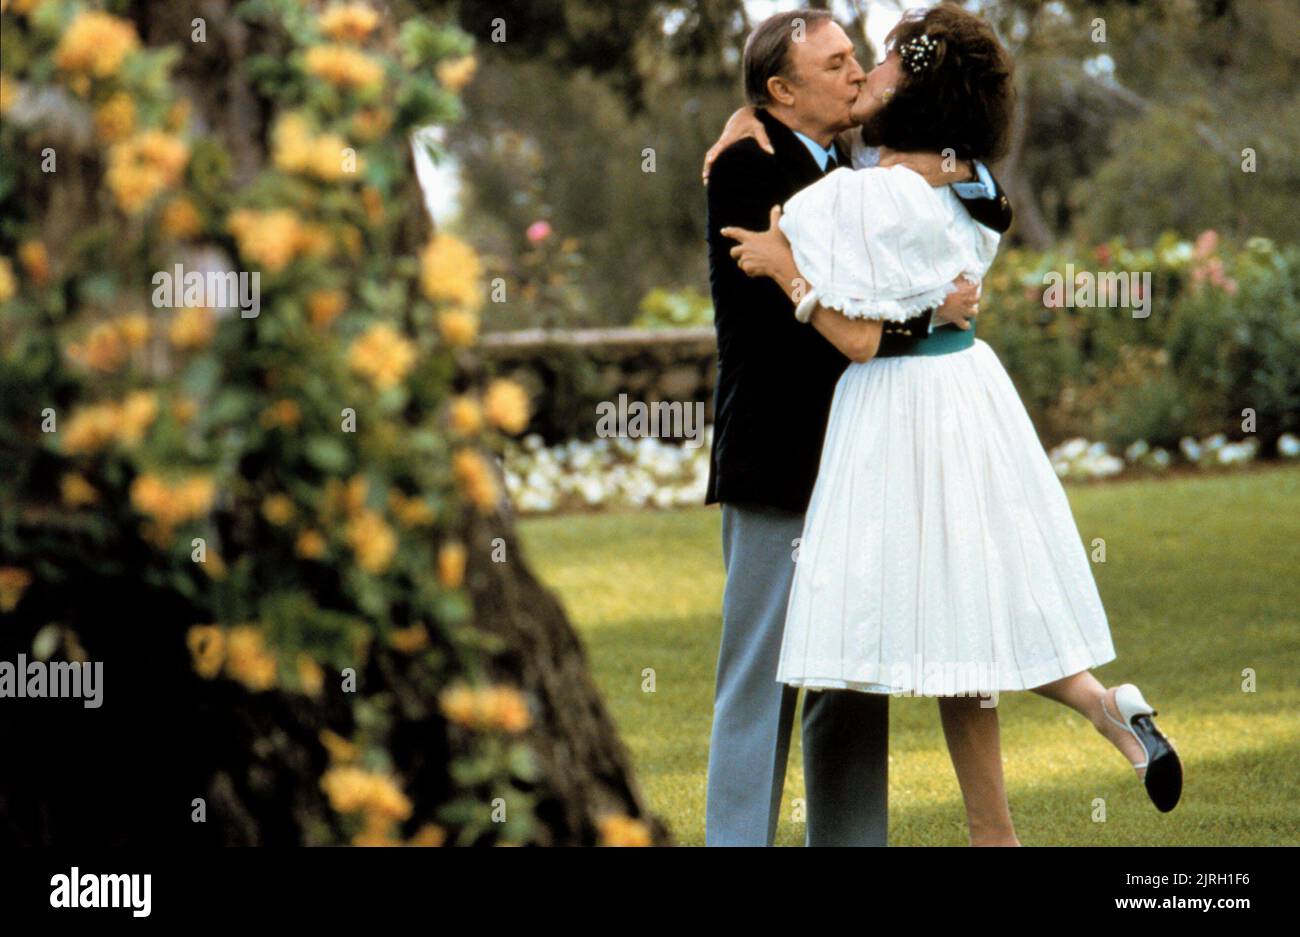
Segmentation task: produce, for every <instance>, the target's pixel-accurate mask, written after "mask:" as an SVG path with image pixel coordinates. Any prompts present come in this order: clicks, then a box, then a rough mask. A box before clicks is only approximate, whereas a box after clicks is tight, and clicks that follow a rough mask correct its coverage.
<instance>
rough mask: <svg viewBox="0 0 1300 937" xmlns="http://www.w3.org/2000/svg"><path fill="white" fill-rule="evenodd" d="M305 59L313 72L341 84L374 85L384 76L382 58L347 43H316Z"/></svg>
mask: <svg viewBox="0 0 1300 937" xmlns="http://www.w3.org/2000/svg"><path fill="white" fill-rule="evenodd" d="M304 61H305V64H306V66H307V72H308V73H309V74H312V75H315V76H316V77H317V78H322V79H324V80H325V81H327V82H329V83H330V84H332V85H334V86H336V87H339V88H370V87H373V86H375V85H378V84H379V83H380V81H382V80H383V77H384V69H383V66H381V65H380V64H379V62H378V61H376V60H375V59H373V58H371V57H370V56H368V55H366V54H365V53H364V52H358V51H357V50H356V49H352V48H349V47H348V46H344V45H337V44H336V45H320V46H312V47H311V48H310V49H308V50H307V54H306V56H305V59H304Z"/></svg>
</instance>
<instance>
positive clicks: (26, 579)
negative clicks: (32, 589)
mask: <svg viewBox="0 0 1300 937" xmlns="http://www.w3.org/2000/svg"><path fill="white" fill-rule="evenodd" d="M31 584H32V574H31V573H29V572H28V571H27V570H25V569H21V568H20V567H17V566H0V612H12V611H13V610H14V609H15V608H17V607H18V602H19V600H20V599H21V598H22V597H23V593H24V592H26V591H27V587H28V586H30V585H31Z"/></svg>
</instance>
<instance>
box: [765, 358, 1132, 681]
mask: <svg viewBox="0 0 1300 937" xmlns="http://www.w3.org/2000/svg"><path fill="white" fill-rule="evenodd" d="M1114 658H1115V649H1114V646H1113V645H1112V643H1111V637H1110V628H1109V626H1108V624H1107V621H1106V613H1105V610H1104V609H1103V608H1102V604H1101V598H1100V596H1099V595H1098V594H1097V585H1096V582H1095V581H1094V579H1093V575H1092V568H1091V566H1090V562H1089V558H1088V553H1087V551H1086V549H1085V547H1084V545H1083V541H1082V539H1081V537H1080V534H1079V530H1078V527H1077V526H1076V525H1075V523H1074V517H1073V515H1072V514H1071V512H1070V505H1069V502H1068V500H1067V499H1066V495H1065V490H1064V488H1063V487H1062V486H1061V482H1060V480H1059V479H1058V478H1057V476H1056V473H1055V471H1053V469H1052V465H1051V462H1050V461H1049V460H1048V457H1047V453H1046V452H1044V450H1043V446H1042V443H1041V442H1039V439H1038V434H1037V433H1036V432H1035V431H1034V427H1033V424H1032V422H1031V421H1030V419H1029V414H1028V413H1027V412H1026V411H1025V407H1024V404H1023V403H1021V400H1020V395H1019V394H1017V393H1016V389H1015V387H1014V385H1013V384H1012V383H1011V378H1010V377H1009V376H1008V375H1007V372H1006V369H1004V368H1003V367H1002V363H1001V362H1000V361H999V360H998V358H997V355H996V354H994V352H993V349H991V348H990V347H989V346H988V345H987V344H986V343H985V342H983V341H980V340H978V339H976V340H975V344H974V345H973V346H972V347H970V348H967V349H964V350H962V351H957V352H953V353H951V354H946V355H930V356H922V355H917V356H905V357H896V358H882V359H876V360H873V361H869V362H866V363H862V364H852V365H850V366H849V367H848V369H847V370H846V371H845V372H844V376H843V377H842V378H841V379H840V382H839V384H838V385H837V386H836V389H835V397H834V402H833V403H832V406H831V413H830V417H829V423H828V425H827V430H826V442H825V445H824V447H823V450H822V459H821V467H820V469H819V473H818V476H817V483H816V486H815V488H814V490H813V494H812V499H811V502H810V504H809V507H808V512H807V515H806V517H805V520H804V530H803V538H802V541H801V543H800V544H799V548H798V552H797V561H796V566H795V576H794V584H793V587H792V589H791V592H790V600H789V605H788V607H787V614H786V625H785V634H784V638H783V642H782V647H781V660H780V665H779V668H778V672H777V680H778V681H780V682H782V683H787V684H791V685H795V686H805V687H811V688H821V689H851V690H861V691H864V692H869V693H894V694H899V695H919V696H966V695H982V694H989V693H994V692H1000V691H1003V690H1025V689H1030V688H1032V687H1037V686H1041V685H1043V684H1045V683H1050V682H1052V681H1053V680H1057V679H1060V678H1061V677H1066V676H1070V675H1071V674H1075V673H1079V672H1080V671H1083V670H1087V669H1089V668H1092V667H1097V666H1099V665H1101V664H1104V663H1106V662H1108V661H1111V660H1114Z"/></svg>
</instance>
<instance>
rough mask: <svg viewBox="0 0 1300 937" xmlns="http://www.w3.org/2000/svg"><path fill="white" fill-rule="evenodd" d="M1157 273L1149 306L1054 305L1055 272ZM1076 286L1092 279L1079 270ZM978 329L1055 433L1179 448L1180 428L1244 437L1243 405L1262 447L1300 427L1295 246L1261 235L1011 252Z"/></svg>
mask: <svg viewBox="0 0 1300 937" xmlns="http://www.w3.org/2000/svg"><path fill="white" fill-rule="evenodd" d="M1071 269H1072V270H1073V272H1074V274H1075V276H1076V277H1081V276H1082V275H1085V274H1086V275H1090V276H1093V277H1095V278H1096V280H1097V282H1100V280H1101V278H1102V274H1103V273H1105V272H1115V273H1126V272H1138V273H1142V272H1149V273H1150V274H1151V302H1150V314H1149V315H1148V316H1147V317H1146V318H1133V311H1132V310H1131V309H1130V308H1122V307H1118V306H1116V307H1114V308H1106V307H1105V306H1104V305H1103V306H1102V307H1101V308H1086V307H1064V308H1052V307H1050V306H1049V305H1047V304H1046V303H1045V301H1044V295H1045V290H1046V286H1045V282H1046V281H1045V277H1046V275H1047V274H1048V273H1056V274H1058V275H1060V276H1063V277H1064V276H1068V275H1069V273H1070V271H1071ZM1076 282H1078V283H1079V284H1080V285H1082V283H1083V282H1084V281H1083V280H1082V279H1078V280H1077V281H1076ZM985 291H986V296H987V297H988V299H987V301H985V302H982V305H983V307H984V309H985V310H986V312H985V314H984V315H982V316H981V317H980V320H979V331H980V336H981V337H982V338H984V339H986V340H987V341H988V342H989V344H990V345H992V346H993V348H994V350H995V351H996V352H997V354H998V357H999V358H1001V360H1002V362H1003V363H1004V364H1005V365H1006V368H1007V370H1008V372H1009V373H1010V374H1011V376H1012V378H1013V380H1014V381H1015V384H1016V389H1017V390H1018V391H1019V392H1020V395H1021V397H1022V399H1023V400H1024V401H1025V405H1026V407H1027V408H1028V409H1029V412H1030V414H1031V416H1032V417H1033V419H1034V424H1035V426H1037V427H1038V431H1039V434H1040V435H1041V436H1042V438H1043V440H1044V442H1045V443H1047V444H1049V445H1050V444H1053V443H1056V442H1059V441H1061V440H1063V439H1067V438H1069V437H1073V436H1083V437H1085V438H1087V439H1094V440H1100V441H1104V442H1108V443H1113V444H1116V445H1119V446H1126V445H1128V444H1129V443H1131V442H1134V441H1137V440H1145V441H1146V442H1148V443H1150V444H1151V445H1161V446H1174V445H1176V444H1177V442H1178V440H1179V439H1180V438H1181V437H1182V436H1184V435H1194V436H1208V435H1211V434H1213V433H1219V432H1223V433H1226V434H1228V436H1229V437H1231V438H1238V437H1240V436H1241V435H1243V432H1244V429H1243V419H1244V415H1243V412H1242V411H1243V410H1245V409H1247V408H1250V409H1253V410H1254V411H1255V418H1256V424H1255V428H1254V431H1253V432H1254V433H1255V434H1256V437H1257V438H1258V439H1259V440H1260V441H1261V443H1262V444H1263V446H1264V449H1265V451H1266V452H1268V451H1271V447H1272V446H1273V445H1274V444H1275V443H1276V440H1277V438H1278V436H1280V435H1281V434H1282V433H1284V432H1292V433H1294V432H1296V430H1297V429H1300V368H1297V366H1296V363H1297V362H1298V361H1300V248H1296V247H1286V248H1279V247H1278V246H1276V245H1275V244H1274V243H1273V242H1271V241H1269V240H1267V239H1264V238H1252V239H1250V240H1248V241H1247V242H1246V243H1245V244H1244V245H1235V246H1234V245H1232V244H1229V243H1226V242H1225V243H1221V242H1220V240H1219V238H1218V235H1217V233H1216V232H1213V231H1206V232H1203V233H1202V234H1201V235H1200V237H1198V238H1197V240H1196V241H1195V242H1194V243H1193V242H1190V241H1186V240H1180V239H1178V238H1177V237H1176V236H1175V235H1173V234H1172V233H1166V234H1164V235H1162V236H1161V237H1159V238H1157V239H1156V243H1155V245H1154V246H1153V247H1148V248H1131V247H1129V246H1128V245H1127V244H1126V243H1125V242H1124V241H1123V240H1122V239H1118V238H1117V239H1113V240H1111V241H1108V242H1103V243H1102V244H1099V245H1095V246H1094V247H1092V248H1081V247H1078V246H1074V245H1062V246H1061V248H1059V249H1057V250H1055V251H1051V252H1047V253H1039V252H1035V251H1030V250H1026V249H1012V250H1010V251H1006V252H1004V253H1003V254H1002V255H1001V256H1000V257H999V258H998V260H997V262H996V263H995V264H994V266H993V268H992V270H991V271H990V272H989V275H988V277H987V278H986V280H985Z"/></svg>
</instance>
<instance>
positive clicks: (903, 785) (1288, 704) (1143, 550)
mask: <svg viewBox="0 0 1300 937" xmlns="http://www.w3.org/2000/svg"><path fill="white" fill-rule="evenodd" d="M1069 495H1070V502H1071V504H1072V505H1073V507H1074V512H1075V517H1076V519H1077V521H1078V524H1079V530H1080V533H1081V534H1082V536H1083V539H1084V541H1085V542H1086V543H1091V542H1092V540H1093V538H1095V537H1101V538H1103V539H1104V540H1105V541H1106V551H1107V556H1106V560H1107V561H1106V562H1105V563H1104V564H1096V565H1095V566H1094V569H1095V571H1096V575H1097V580H1098V584H1099V588H1100V590H1101V594H1102V598H1103V600H1104V601H1105V604H1106V609H1107V613H1108V615H1109V618H1110V622H1111V629H1112V635H1113V637H1114V640H1115V645H1116V649H1117V651H1118V659H1117V660H1116V661H1114V662H1113V663H1111V664H1108V665H1106V666H1105V667H1103V668H1101V669H1100V670H1099V671H1098V676H1099V678H1100V679H1101V680H1102V681H1103V682H1105V683H1107V684H1108V685H1113V684H1116V683H1125V682H1132V683H1136V684H1138V685H1139V686H1140V687H1142V689H1143V691H1144V692H1145V694H1146V696H1147V698H1148V699H1149V700H1150V701H1151V702H1152V703H1153V704H1154V705H1155V706H1156V708H1157V709H1158V710H1160V724H1161V727H1162V728H1163V729H1164V730H1165V732H1166V733H1168V734H1169V735H1170V736H1171V737H1172V738H1173V739H1174V741H1175V743H1176V744H1177V746H1178V749H1179V752H1180V753H1181V755H1182V758H1183V762H1184V767H1185V771H1186V775H1187V778H1186V787H1185V790H1184V795H1183V802H1182V803H1181V804H1180V805H1179V807H1178V808H1177V809H1176V810H1175V811H1174V812H1173V813H1171V814H1168V815H1162V814H1159V813H1158V812H1157V811H1156V810H1155V808H1154V807H1152V806H1151V804H1150V802H1149V801H1148V800H1147V798H1146V795H1145V793H1144V792H1143V791H1142V788H1141V786H1140V784H1139V783H1138V781H1137V777H1136V775H1135V774H1134V773H1133V771H1132V769H1131V768H1129V767H1128V766H1127V762H1125V761H1124V760H1123V758H1122V757H1121V756H1120V755H1119V754H1118V753H1117V752H1116V751H1115V750H1114V749H1113V748H1111V747H1110V746H1109V745H1108V744H1107V743H1106V742H1105V741H1104V740H1103V739H1102V738H1101V737H1100V736H1099V735H1098V734H1097V733H1096V731H1095V730H1094V729H1093V728H1092V727H1091V725H1089V724H1088V723H1086V722H1085V721H1084V720H1083V719H1082V718H1080V717H1079V716H1077V715H1076V714H1074V713H1072V712H1070V711H1068V710H1066V709H1064V708H1063V707H1061V706H1059V705H1057V704H1055V703H1051V702H1049V701H1047V700H1045V699H1043V698H1041V697H1038V696H1036V695H1034V694H1032V693H1008V694H1005V695H1004V696H1003V697H1002V703H1001V706H1000V712H1001V727H1002V745H1003V755H1004V758H1005V761H1006V774H1007V786H1008V791H1009V795H1010V799H1011V808H1012V812H1013V815H1014V817H1015V820H1016V826H1017V832H1018V833H1019V835H1020V838H1021V841H1022V842H1023V843H1025V844H1026V845H1137V844H1153V845H1192V844H1195V845H1233V844H1236V845H1264V844H1268V845H1276V844H1292V845H1294V844H1300V803H1298V802H1297V799H1298V797H1300V791H1298V790H1297V783H1296V779H1297V778H1300V578H1298V574H1300V546H1298V544H1300V469H1296V468H1294V467H1276V468H1263V469H1258V470H1253V471H1249V472H1241V473H1233V474H1226V475H1214V476H1203V477H1198V476H1184V477H1180V478H1172V479H1163V480H1142V481H1132V482H1116V483H1110V484H1102V485H1084V486H1076V487H1071V488H1070V489H1069ZM719 521H720V514H719V512H718V511H717V510H716V509H712V508H699V509H691V510H684V511H677V512H672V513H656V512H641V513H618V514H604V515H579V516H564V517H555V518H544V519H534V520H529V521H526V522H525V523H524V524H523V525H522V527H523V538H524V543H525V548H526V550H527V553H528V558H529V561H530V562H531V563H532V564H533V565H534V567H535V568H536V569H537V570H538V572H539V574H540V575H541V576H542V578H543V579H544V580H545V581H546V582H547V583H549V584H550V585H551V586H552V587H553V588H554V589H555V590H556V591H557V592H558V593H559V595H560V597H561V598H562V600H563V601H564V604H565V605H566V607H567V609H568V611H569V614H570V616H571V617H572V620H573V621H574V623H575V625H576V627H577V628H578V630H579V631H580V633H581V634H582V636H583V638H584V640H585V642H586V645H587V649H588V652H589V654H590V657H591V664H592V667H593V669H594V672H595V675H596V678H597V680H598V682H599V683H600V686H601V687H602V689H603V690H604V692H605V695H606V699H607V701H608V703H609V706H610V707H611V709H612V711H613V713H614V717H615V719H616V720H617V722H618V724H619V727H620V729H621V731H622V733H623V737H624V739H625V740H626V741H627V743H628V745H629V746H630V748H631V750H632V754H633V757H634V759H635V762H636V767H637V773H638V776H639V778H640V781H641V784H642V786H643V788H644V790H645V793H646V795H647V797H648V798H649V801H650V803H651V805H652V807H653V809H654V810H655V811H657V812H658V813H659V814H660V815H662V816H663V817H664V818H665V819H666V820H667V821H668V822H669V824H670V825H671V826H672V828H673V831H674V833H675V835H676V836H677V838H678V841H679V842H681V843H683V844H687V845H700V844H702V843H703V840H704V790H705V768H706V765H707V758H708V739H709V724H710V717H711V713H712V706H713V679H714V666H715V662H716V659H717V650H718V640H719V635H720V616H721V596H722V585H723V572H722V558H721V549H720V545H719V544H720V541H719ZM646 668H652V669H653V671H654V682H655V687H654V692H645V691H644V690H643V685H644V684H645V682H646V677H645V675H644V671H645V670H646ZM1247 671H1250V672H1253V674H1254V677H1255V688H1254V691H1253V692H1246V691H1245V690H1243V685H1244V682H1245V680H1246V679H1247V678H1246V672H1247ZM890 706H891V715H890V732H891V738H890V750H891V756H890V843H891V844H893V845H961V844H964V843H965V842H966V831H965V821H964V812H963V810H962V805H961V796H960V792H959V791H958V788H957V782H956V779H955V777H954V776H953V771H952V765H951V763H950V761H949V760H948V753H947V749H946V747H945V746H944V741H943V733H942V730H941V729H940V726H939V719H938V712H937V709H936V705H935V703H934V701H933V700H925V699H897V700H891V704H890ZM796 726H797V723H796ZM800 766H801V761H800V755H799V739H798V731H797V729H796V732H795V739H794V742H793V745H792V752H791V759H790V770H789V773H788V775H787V779H786V788H785V798H786V799H785V801H784V804H783V816H782V820H781V825H780V828H779V830H778V834H777V843H778V844H779V845H797V844H800V843H802V842H803V826H802V824H801V823H797V822H794V821H793V820H792V813H793V811H792V799H793V798H797V797H802V796H803V779H802V776H801V775H802V771H801V767H800ZM1097 798H1102V799H1104V802H1105V811H1106V814H1105V821H1104V822H1096V821H1095V820H1094V810H1095V801H1096V799H1097Z"/></svg>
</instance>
